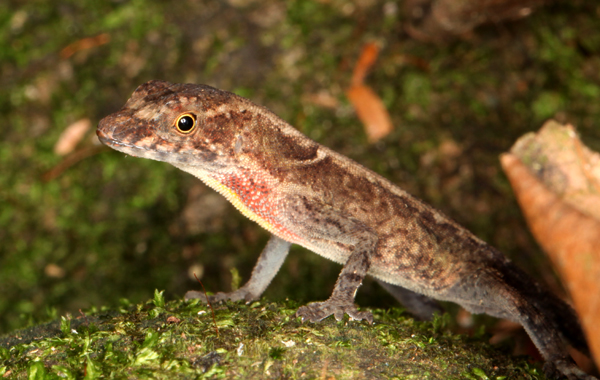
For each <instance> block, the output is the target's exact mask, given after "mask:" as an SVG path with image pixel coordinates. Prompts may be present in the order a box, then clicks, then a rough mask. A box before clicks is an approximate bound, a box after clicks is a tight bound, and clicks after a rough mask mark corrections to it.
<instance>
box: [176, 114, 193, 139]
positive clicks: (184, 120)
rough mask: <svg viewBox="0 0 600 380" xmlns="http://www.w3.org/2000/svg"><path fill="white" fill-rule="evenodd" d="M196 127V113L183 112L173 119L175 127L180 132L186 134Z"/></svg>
mask: <svg viewBox="0 0 600 380" xmlns="http://www.w3.org/2000/svg"><path fill="white" fill-rule="evenodd" d="M195 127H196V115H194V114H193V113H184V114H181V115H179V116H178V117H177V120H175V128H177V130H178V131H179V132H181V133H185V134H188V133H190V132H192V131H193V130H194V128H195Z"/></svg>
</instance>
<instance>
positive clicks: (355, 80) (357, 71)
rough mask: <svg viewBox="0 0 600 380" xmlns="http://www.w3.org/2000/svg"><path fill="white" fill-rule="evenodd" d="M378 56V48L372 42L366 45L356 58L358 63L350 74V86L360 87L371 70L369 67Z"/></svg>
mask: <svg viewBox="0 0 600 380" xmlns="http://www.w3.org/2000/svg"><path fill="white" fill-rule="evenodd" d="M378 55H379V48H378V47H377V45H375V44H374V43H373V42H370V43H368V44H366V45H365V46H364V47H363V50H362V52H361V53H360V57H359V58H358V62H357V63H356V66H355V67H354V71H353V73H352V85H353V86H356V85H360V84H363V83H364V81H365V77H366V76H367V73H368V72H369V70H370V69H371V66H373V64H374V63H375V61H376V60H377V56H378Z"/></svg>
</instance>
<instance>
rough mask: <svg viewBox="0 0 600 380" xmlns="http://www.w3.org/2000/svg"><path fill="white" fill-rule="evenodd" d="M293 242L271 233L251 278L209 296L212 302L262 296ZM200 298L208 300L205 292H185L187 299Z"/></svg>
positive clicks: (249, 299) (248, 299)
mask: <svg viewBox="0 0 600 380" xmlns="http://www.w3.org/2000/svg"><path fill="white" fill-rule="evenodd" d="M290 245H291V243H289V242H287V241H285V240H283V239H281V238H279V237H277V236H275V235H271V238H270V239H269V242H268V243H267V246H266V247H265V248H264V249H263V251H262V253H261V254H260V257H259V258H258V261H257V262H256V264H255V265H254V269H252V275H251V276H250V280H248V282H247V283H246V284H244V286H242V287H241V288H239V289H237V290H235V291H233V292H230V293H223V292H219V293H217V294H215V295H214V296H209V297H208V298H209V300H210V301H211V302H220V301H224V300H231V301H241V300H244V301H246V302H250V301H254V300H257V299H259V298H260V296H261V294H263V292H264V291H265V289H267V286H269V284H270V283H271V281H272V280H273V277H275V275H276V274H277V272H278V271H279V268H281V265H282V264H283V262H284V261H285V258H286V257H287V254H288V252H289V251H290ZM194 298H199V299H201V300H202V301H204V302H206V297H205V296H204V293H201V292H198V291H195V290H190V291H188V292H187V293H186V294H185V299H186V300H189V299H194Z"/></svg>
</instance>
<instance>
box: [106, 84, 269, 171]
mask: <svg viewBox="0 0 600 380" xmlns="http://www.w3.org/2000/svg"><path fill="white" fill-rule="evenodd" d="M253 107H258V106H255V105H253V104H252V103H250V102H249V101H248V100H246V99H244V98H241V97H239V96H237V95H235V94H232V93H229V92H226V91H221V90H217V89H215V88H212V87H210V86H206V85H196V84H175V83H170V82H165V81H157V80H154V81H150V82H147V83H144V84H142V85H141V86H139V87H138V88H137V89H136V90H135V92H134V93H133V95H132V96H131V98H130V99H129V100H128V101H127V103H126V104H125V106H124V107H123V108H122V109H121V110H120V111H118V112H116V113H113V114H111V115H109V116H107V117H105V118H103V119H102V120H101V121H100V123H99V125H98V129H97V132H96V133H97V135H98V138H99V139H100V141H102V143H104V144H106V145H108V146H110V147H111V148H113V149H116V150H118V151H121V152H124V153H127V154H130V155H132V156H136V157H143V158H150V159H153V160H158V161H165V162H168V163H171V164H173V165H175V166H178V167H179V166H194V167H199V166H202V167H205V168H207V169H208V168H211V169H216V168H217V167H223V166H227V164H228V161H231V160H232V159H234V157H235V154H234V151H235V149H236V136H239V132H238V131H239V130H240V129H243V128H244V125H245V124H246V123H248V122H250V119H251V118H252V114H253V113H252V112H248V110H249V109H252V108H253ZM238 145H239V143H238Z"/></svg>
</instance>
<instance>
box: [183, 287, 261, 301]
mask: <svg viewBox="0 0 600 380" xmlns="http://www.w3.org/2000/svg"><path fill="white" fill-rule="evenodd" d="M184 298H185V300H186V301H188V300H191V299H199V300H201V301H202V302H204V303H208V302H211V303H216V302H222V301H228V300H229V301H233V302H236V301H242V300H243V301H245V302H246V303H248V302H251V301H255V300H257V299H258V298H259V297H256V296H255V295H254V294H252V293H250V292H248V291H247V290H245V289H244V287H241V288H239V289H238V290H236V291H233V292H230V293H224V292H218V293H217V294H215V295H212V296H208V302H207V300H206V296H205V295H204V293H203V292H198V291H196V290H190V291H188V292H187V293H185V297H184Z"/></svg>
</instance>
